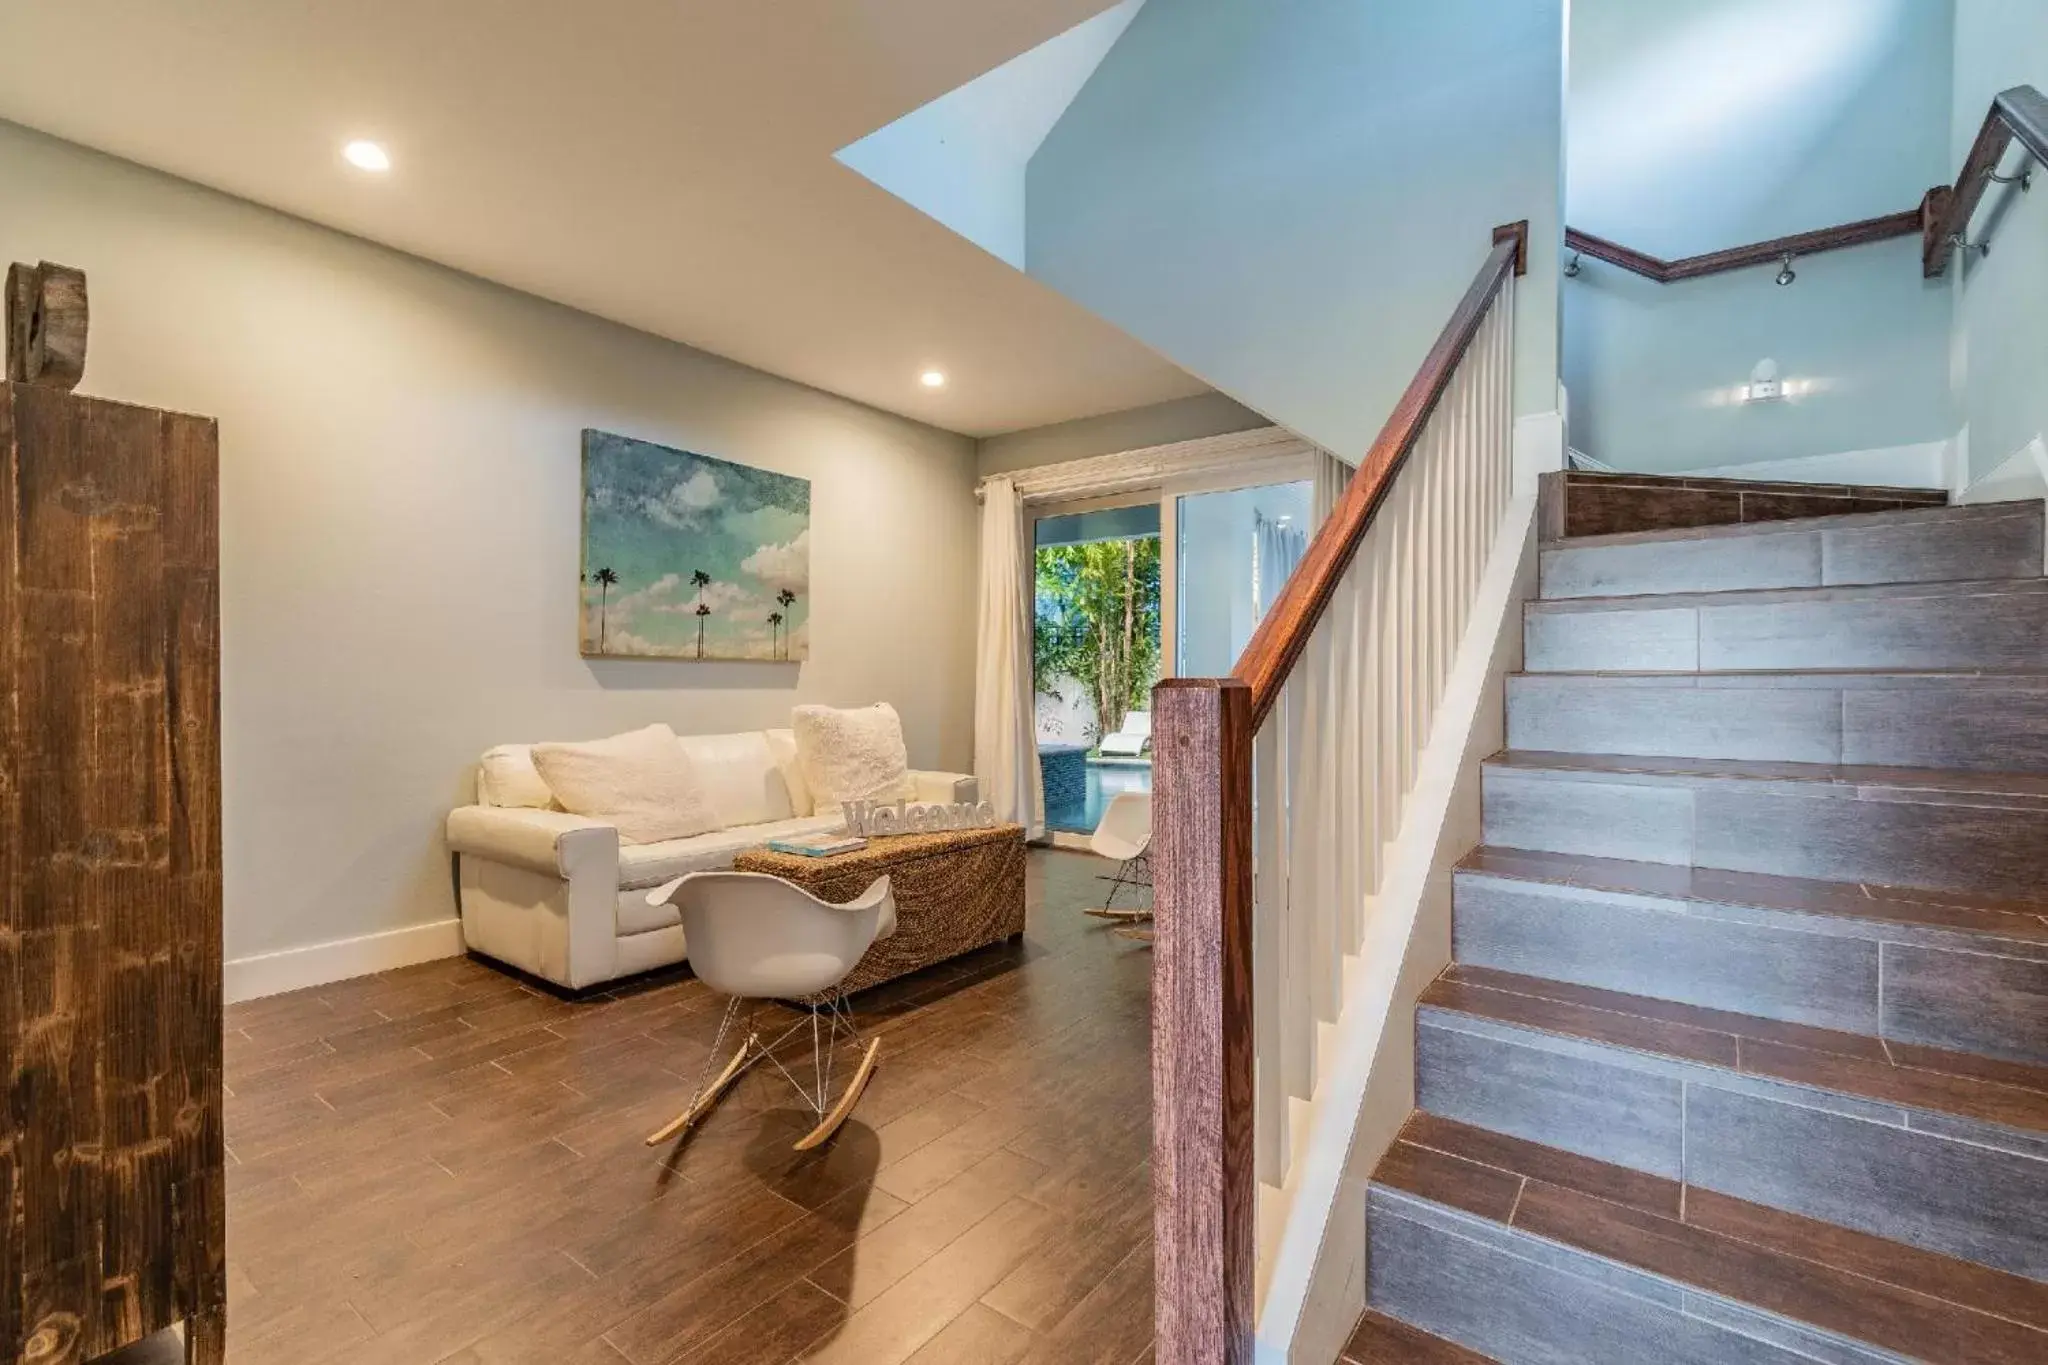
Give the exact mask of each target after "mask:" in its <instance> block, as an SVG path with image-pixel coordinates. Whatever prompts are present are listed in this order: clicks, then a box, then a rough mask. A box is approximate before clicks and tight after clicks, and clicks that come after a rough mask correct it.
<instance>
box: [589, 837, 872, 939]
mask: <svg viewBox="0 0 2048 1365" xmlns="http://www.w3.org/2000/svg"><path fill="white" fill-rule="evenodd" d="M842 824H843V822H842V821H841V820H840V818H839V817H838V816H837V815H812V816H798V817H796V818H794V819H790V820H777V821H775V822H773V823H772V824H766V825H747V826H743V827H741V828H739V829H722V830H718V831H716V832H715V833H711V834H699V835H696V836H695V837H694V838H689V839H667V840H664V841H663V842H661V843H658V844H626V845H621V846H620V848H619V888H620V890H621V891H631V890H644V889H647V888H650V887H656V886H660V885H661V884H662V883H663V882H665V881H669V880H671V879H672V878H675V877H680V876H682V875H684V874H685V873H689V872H722V871H724V870H725V869H726V868H729V867H731V866H732V860H733V859H734V857H736V856H737V855H738V854H739V853H740V851H741V850H743V849H749V848H759V847H760V846H761V845H762V844H765V843H767V842H768V841H769V840H770V839H786V838H789V837H791V836H792V835H799V834H826V833H829V832H831V831H832V830H836V829H839V828H841V827H842ZM620 932H622V933H623V932H626V931H625V930H624V929H621V930H620Z"/></svg>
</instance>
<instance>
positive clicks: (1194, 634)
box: [1168, 479, 1314, 678]
mask: <svg viewBox="0 0 2048 1365" xmlns="http://www.w3.org/2000/svg"><path fill="white" fill-rule="evenodd" d="M1168 501H1169V504H1170V508H1171V515H1170V517H1169V520H1170V521H1171V522H1172V528H1171V529H1172V541H1173V555H1172V558H1173V562H1174V563H1173V583H1174V591H1173V593H1172V594H1171V596H1172V610H1171V613H1170V619H1171V621H1172V638H1173V672H1174V674H1175V675H1177V676H1179V677H1186V678H1221V677H1227V676H1228V675H1229V673H1230V670H1231V667H1232V665H1234V664H1235V663H1236V662H1237V656H1238V655H1239V654H1241V653H1242V652H1243V651H1244V647H1245V645H1246V644H1247V643H1248V642H1250V640H1251V638H1252V631H1253V630H1254V629H1256V628H1257V626H1258V624H1259V622H1260V621H1261V620H1262V619H1263V618H1264V617H1265V614H1266V611H1267V609H1268V608H1269V607H1271V606H1272V605H1273V599H1274V598H1275V597H1276V596H1278V595H1279V591H1280V585H1281V584H1283V583H1285V582H1286V581H1287V576H1288V575H1289V574H1291V573H1292V572H1294V566H1295V565H1296V564H1298V563H1299V562H1300V561H1301V556H1302V553H1303V552H1304V551H1306V550H1307V549H1308V538H1309V534H1310V532H1311V531H1312V530H1313V529H1314V528H1313V526H1312V525H1311V520H1312V516H1313V509H1312V507H1311V488H1310V484H1309V482H1308V481H1307V480H1306V479H1303V480H1299V481H1290V482H1287V483H1267V484H1255V485H1252V486H1250V487H1246V488H1224V489H1214V490H1210V491H1206V492H1196V493H1182V494H1179V495H1177V496H1174V497H1172V498H1170V499H1169V500H1168Z"/></svg>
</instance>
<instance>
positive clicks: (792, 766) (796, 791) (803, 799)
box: [763, 730, 818, 817]
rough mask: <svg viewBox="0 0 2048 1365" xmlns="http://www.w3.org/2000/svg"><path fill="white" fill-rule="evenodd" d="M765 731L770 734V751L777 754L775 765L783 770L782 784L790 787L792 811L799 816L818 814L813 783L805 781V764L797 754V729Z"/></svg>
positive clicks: (790, 806) (790, 807)
mask: <svg viewBox="0 0 2048 1365" xmlns="http://www.w3.org/2000/svg"><path fill="white" fill-rule="evenodd" d="M763 733H764V734H766V735H767V736H768V752H769V753H771V754H773V755H775V766H776V767H777V768H779V769H781V770H782V785H783V786H785V787H787V788H788V789H789V809H790V812H791V813H792V814H793V815H796V816H799V817H802V816H806V815H815V814H817V811H818V803H817V801H816V800H815V799H814V798H813V797H812V796H811V784H810V783H808V782H806V781H804V765H803V764H802V762H800V761H799V760H798V758H797V756H796V731H794V730H767V731H763Z"/></svg>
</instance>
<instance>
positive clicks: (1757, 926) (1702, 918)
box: [1452, 873, 2048, 1064]
mask: <svg viewBox="0 0 2048 1365" xmlns="http://www.w3.org/2000/svg"><path fill="white" fill-rule="evenodd" d="M1454 907H1455V908H1454V910H1453V914H1452V924H1453V941H1454V952H1453V956H1454V957H1455V958H1456V959H1457V960H1458V961H1459V962H1461V963H1465V964H1468V965H1470V966H1475V967H1491V968H1495V969H1497V970H1500V971H1506V972H1515V973H1518V974H1520V975H1523V976H1534V977H1543V978H1546V979H1548V980H1552V981H1566V982H1570V983H1572V984H1574V985H1580V986H1595V987H1599V988H1601V989H1603V990H1611V991H1621V992H1623V993H1625V994H1629V995H1642V996H1649V997H1652V998H1654V999H1659V1000H1676V1001H1678V1002H1680V1003H1682V1004H1688V1005H1699V1006H1702V1007H1704V1008H1707V1009H1722V1010H1733V1011H1736V1012H1738V1013H1743V1014H1753V1015H1758V1016H1760V1017H1762V1018H1766V1019H1782V1020H1785V1021H1786V1022H1788V1023H1794V1024H1809V1025H1812V1026H1814V1027H1816V1028H1830V1029H1840V1030H1843V1031H1845V1032H1850V1033H1861V1034H1866V1035H1876V1036H1881V1037H1885V1038H1889V1039H1892V1040H1895V1041H1898V1042H1905V1043H1917V1044H1922V1045H1925V1046H1928V1047H1939V1048H1946V1049H1949V1050H1951V1051H1963V1052H1977V1053H1982V1054H1986V1055H1989V1056H1994V1057H2001V1058H2006V1059H2008V1060H2012V1061H2021V1062H2035V1063H2042V1064H2048V1028H2044V1027H2043V1025H2042V1023H2041V1021H2042V1020H2043V1019H2048V947H2043V946H2040V945H2035V944H2027V943H2023V942H2018V941H2015V940H2010V939H1993V938H1990V937H1988V936H1985V935H1963V934H1948V933H1942V932H1940V931H1934V930H1924V929H1917V928H1913V927H1909V926H1902V925H1881V924H1878V923H1876V922H1870V923H1867V924H1858V925H1854V926H1844V925H1842V924H1840V923H1839V922H1833V921H1828V920H1823V919H1821V918H1819V917H1813V916H1800V915H1792V914H1782V913H1777V912H1772V911H1765V910H1755V909H1747V908H1742V907H1735V906H1724V905H1714V904H1711V903H1704V902H1696V901H1683V900H1675V899H1666V898H1663V897H1656V896H1643V895H1633V894H1623V893H1619V892H1605V891H1594V890H1588V889H1585V888H1581V887H1572V886H1555V885H1546V884H1543V883H1532V882H1517V881H1512V880H1506V879H1500V878H1493V877H1487V876H1483V875H1474V874H1470V873H1459V874H1458V876H1457V881H1456V893H1455V899H1454ZM1854 929H1860V930H1862V931H1863V932H1862V933H1861V934H1860V935H1858V934H1855V933H1853V932H1851V931H1852V930H1854Z"/></svg>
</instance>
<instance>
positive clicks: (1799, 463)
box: [1675, 441, 1954, 488]
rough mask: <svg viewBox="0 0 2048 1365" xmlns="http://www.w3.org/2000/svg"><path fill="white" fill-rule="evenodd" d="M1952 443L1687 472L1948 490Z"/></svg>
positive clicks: (1684, 472)
mask: <svg viewBox="0 0 2048 1365" xmlns="http://www.w3.org/2000/svg"><path fill="white" fill-rule="evenodd" d="M1953 446H1954V442H1952V441H1921V442H1919V443H1917V444H1915V445H1905V446H1880V447H1878V448H1876V449H1872V450H1842V451H1836V452H1834V453H1832V454H1828V455H1800V456H1796V457H1794V458H1792V459H1787V460H1755V461H1752V462H1750V463H1748V464H1724V465H1714V466H1712V467H1711V468H1707V469H1682V470H1677V471H1675V472H1676V473H1678V474H1680V475H1684V476H1687V477H1690V478H1696V479H1756V480H1762V481H1769V482H1773V483H1861V484H1881V485H1883V486H1885V487H1887V488H1947V487H1949V479H1950V477H1951V473H1950V466H1951V459H1952V457H1951V453H1950V452H1951V449H1952V447H1953Z"/></svg>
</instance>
